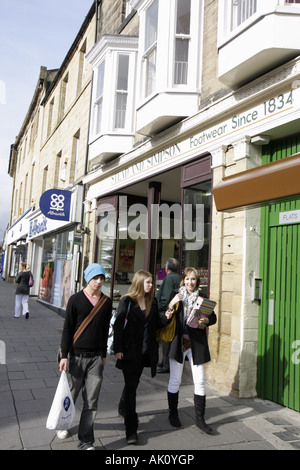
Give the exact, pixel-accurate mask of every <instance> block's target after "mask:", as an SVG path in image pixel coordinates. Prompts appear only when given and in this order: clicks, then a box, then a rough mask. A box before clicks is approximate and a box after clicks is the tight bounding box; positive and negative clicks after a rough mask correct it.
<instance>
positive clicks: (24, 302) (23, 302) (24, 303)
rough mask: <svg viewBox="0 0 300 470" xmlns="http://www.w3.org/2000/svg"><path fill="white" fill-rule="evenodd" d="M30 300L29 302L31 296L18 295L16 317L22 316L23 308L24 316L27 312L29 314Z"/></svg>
mask: <svg viewBox="0 0 300 470" xmlns="http://www.w3.org/2000/svg"><path fill="white" fill-rule="evenodd" d="M28 300H29V295H23V294H16V300H15V317H19V316H20V313H21V307H22V315H25V314H26V313H27V312H29V308H28Z"/></svg>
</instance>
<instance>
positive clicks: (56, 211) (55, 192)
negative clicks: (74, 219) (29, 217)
mask: <svg viewBox="0 0 300 470" xmlns="http://www.w3.org/2000/svg"><path fill="white" fill-rule="evenodd" d="M71 195H72V193H71V191H66V190H64V189H49V190H48V191H45V192H44V193H43V194H42V196H41V198H40V209H41V212H42V213H43V214H44V215H45V216H46V217H47V218H48V219H54V220H70V207H71Z"/></svg>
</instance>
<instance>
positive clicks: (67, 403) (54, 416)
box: [46, 370, 75, 431]
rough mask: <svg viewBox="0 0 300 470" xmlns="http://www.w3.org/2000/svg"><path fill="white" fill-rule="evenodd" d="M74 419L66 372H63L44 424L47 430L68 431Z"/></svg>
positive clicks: (73, 408)
mask: <svg viewBox="0 0 300 470" xmlns="http://www.w3.org/2000/svg"><path fill="white" fill-rule="evenodd" d="M74 417H75V406H74V402H73V399H72V395H71V392H70V387H69V384H68V379H67V375H66V371H65V370H63V371H62V373H61V376H60V379H59V382H58V385H57V389H56V392H55V395H54V399H53V402H52V405H51V408H50V411H49V415H48V418H47V422H46V428H47V429H50V430H52V429H56V430H61V431H63V430H65V429H70V427H71V424H72V422H73V420H74Z"/></svg>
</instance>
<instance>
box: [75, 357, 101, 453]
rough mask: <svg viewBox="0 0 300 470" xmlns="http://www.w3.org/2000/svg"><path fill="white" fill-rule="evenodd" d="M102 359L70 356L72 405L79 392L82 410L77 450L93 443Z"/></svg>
mask: <svg viewBox="0 0 300 470" xmlns="http://www.w3.org/2000/svg"><path fill="white" fill-rule="evenodd" d="M103 369H104V366H103V359H102V357H101V356H95V357H93V358H86V357H77V356H76V357H75V356H70V359H69V370H68V378H69V385H70V390H71V394H72V398H73V401H74V403H75V402H76V399H77V397H78V394H79V392H80V390H81V392H82V398H83V408H82V412H81V416H80V422H79V429H78V438H79V441H80V442H79V445H78V448H79V449H85V448H86V447H89V446H91V445H92V444H93V443H94V440H95V439H94V421H95V418H96V414H97V409H98V399H99V394H100V389H101V385H102V380H103Z"/></svg>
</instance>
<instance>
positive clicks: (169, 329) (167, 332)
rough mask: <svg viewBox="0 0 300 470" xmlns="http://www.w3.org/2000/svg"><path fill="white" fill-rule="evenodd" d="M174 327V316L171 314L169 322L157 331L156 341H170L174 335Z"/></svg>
mask: <svg viewBox="0 0 300 470" xmlns="http://www.w3.org/2000/svg"><path fill="white" fill-rule="evenodd" d="M175 329H176V316H175V315H174V314H173V316H172V320H171V322H170V323H169V324H168V325H167V326H164V327H163V328H161V329H160V330H159V331H158V333H157V339H158V341H163V342H164V343H171V342H172V341H173V339H174V337H175Z"/></svg>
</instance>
